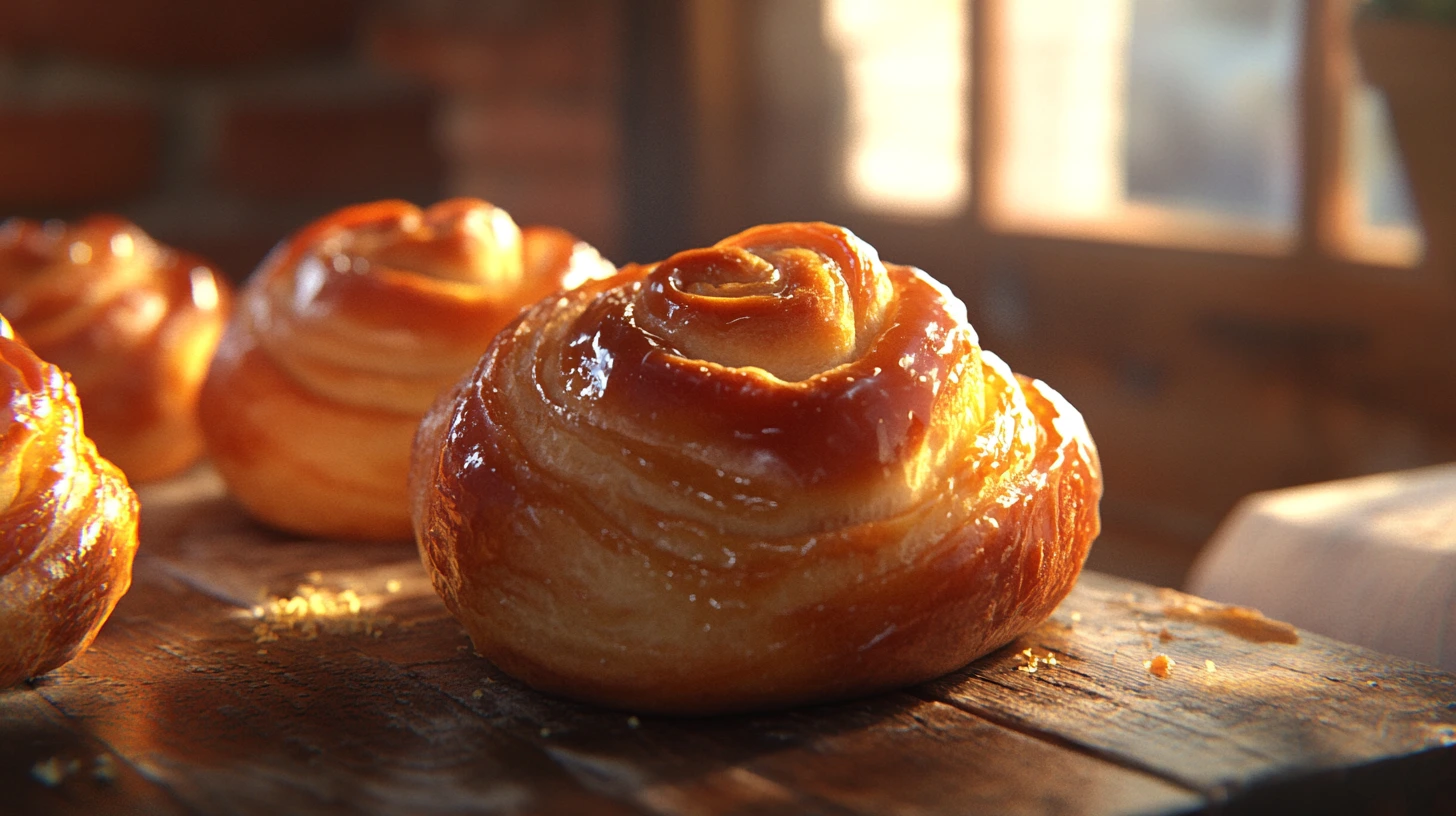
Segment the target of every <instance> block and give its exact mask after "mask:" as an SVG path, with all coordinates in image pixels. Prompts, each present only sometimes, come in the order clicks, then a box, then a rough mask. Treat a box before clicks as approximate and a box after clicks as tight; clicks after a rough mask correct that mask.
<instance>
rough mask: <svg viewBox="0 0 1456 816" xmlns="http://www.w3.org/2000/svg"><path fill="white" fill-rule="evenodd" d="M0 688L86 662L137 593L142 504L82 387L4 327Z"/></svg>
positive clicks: (0, 331) (0, 324)
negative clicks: (96, 433)
mask: <svg viewBox="0 0 1456 816" xmlns="http://www.w3.org/2000/svg"><path fill="white" fill-rule="evenodd" d="M0 398H4V399H5V401H6V416H5V417H4V418H3V420H0V688H3V687H6V686H11V685H14V684H15V683H18V682H20V681H22V680H24V679H26V678H28V677H34V676H36V675H39V674H44V673H45V672H48V671H50V670H51V669H54V668H56V667H57V666H60V665H62V664H64V663H66V662H68V661H70V660H71V659H73V658H75V657H76V656H77V655H79V654H80V653H81V652H82V651H84V650H85V648H86V647H87V646H89V645H90V644H91V641H92V640H93V639H94V638H95V637H96V633H97V632H98V631H99V630H100V629H101V625H102V624H103V623H105V622H106V618H107V617H108V616H110V614H111V610H112V608H113V607H115V606H116V602H117V601H118V600H119V599H120V598H121V596H122V595H124V594H125V593H126V590H127V588H128V587H130V586H131V563H132V558H133V556H134V555H135V554H136V548H137V500H136V495H135V494H134V493H132V491H131V488H130V487H128V486H127V482H126V477H125V476H123V475H122V473H121V471H120V470H118V469H117V468H116V467H115V466H114V465H112V464H111V463H110V462H108V461H106V460H105V459H102V458H101V457H100V456H98V455H97V454H96V447H95V446H94V445H93V444H92V443H91V440H90V439H87V438H86V436H85V434H84V433H83V431H82V427H81V409H80V405H79V403H78V402H77V400H76V392H75V389H73V388H72V387H71V383H70V381H69V380H68V379H67V378H66V375H65V374H63V373H62V372H61V370H60V369H59V368H57V367H56V366H53V365H51V364H49V363H46V362H43V361H42V360H41V359H40V358H39V357H37V356H36V355H35V354H34V353H32V352H31V351H30V349H28V348H26V346H25V345H24V344H23V343H21V342H19V341H17V340H15V339H14V336H13V334H12V333H11V330H10V325H9V324H8V323H6V322H5V319H4V318H0Z"/></svg>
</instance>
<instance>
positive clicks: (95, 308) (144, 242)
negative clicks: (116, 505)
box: [0, 216, 231, 482]
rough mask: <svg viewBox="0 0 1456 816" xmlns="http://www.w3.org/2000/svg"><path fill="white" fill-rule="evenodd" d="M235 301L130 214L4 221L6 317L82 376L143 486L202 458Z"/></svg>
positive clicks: (102, 432) (102, 423) (107, 444)
mask: <svg viewBox="0 0 1456 816" xmlns="http://www.w3.org/2000/svg"><path fill="white" fill-rule="evenodd" d="M230 304H231V296H230V287H229V286H228V285H227V283H226V281H224V280H223V279H222V278H221V276H219V275H218V274H217V272H215V271H214V270H213V269H212V267H210V266H209V265H208V264H207V263H206V262H204V261H202V260H201V259H199V258H197V257H196V256H193V255H190V254H187V253H184V252H178V251H176V250H173V249H169V248H167V247H164V246H161V245H159V244H157V243H156V242H155V241H153V240H152V239H151V238H149V237H148V236H147V235H146V233H144V232H142V231H141V230H140V229H139V228H137V227H136V225H134V224H131V223H129V222H127V221H125V220H123V219H120V218H116V217H114V216H93V217H91V218H88V219H86V220H85V221H82V222H80V223H78V224H74V225H68V224H65V223H62V222H59V221H51V222H46V223H43V224H42V223H38V222H35V221H28V220H25V219H19V218H14V219H11V220H9V221H7V222H6V223H5V224H4V225H3V226H0V312H3V313H4V314H5V315H7V316H8V317H9V318H10V319H11V320H12V321H14V323H15V326H16V330H17V331H18V332H19V333H20V335H21V336H22V337H24V338H26V341H27V342H28V343H30V345H31V347H32V348H34V349H35V351H36V353H37V354H38V355H40V356H41V357H42V358H43V359H45V360H49V361H51V362H52V363H54V364H56V365H57V366H59V367H60V368H61V369H63V370H64V371H66V372H67V373H69V374H70V375H71V379H72V380H73V381H74V382H75V386H76V392H77V393H78V394H80V396H81V402H82V404H83V405H85V406H86V428H87V431H88V432H89V434H90V435H91V437H92V438H93V439H95V441H96V445H97V447H98V448H99V449H100V451H101V453H102V455H104V456H106V457H107V458H108V459H111V460H112V461H114V462H115V463H116V464H117V465H118V466H120V467H121V469H122V470H123V471H125V472H126V474H127V477H128V478H129V479H131V480H132V481H135V482H143V481H150V480H154V479H160V478H163V477H166V476H170V475H172V474H174V473H177V472H178V471H181V470H182V469H184V468H186V467H187V466H188V465H190V464H191V463H192V462H194V461H195V460H196V459H197V457H198V456H199V455H201V453H202V432H201V431H200V430H199V428H198V425H197V392H198V390H199V389H200V388H201V387H202V379H203V377H204V376H205V375H206V374H207V364H208V361H209V360H210V359H211V358H212V352H213V349H215V348H216V347H217V342H218V338H219V337H221V336H222V331H223V324H224V323H225V322H226V320H227V314H228V310H229V308H230Z"/></svg>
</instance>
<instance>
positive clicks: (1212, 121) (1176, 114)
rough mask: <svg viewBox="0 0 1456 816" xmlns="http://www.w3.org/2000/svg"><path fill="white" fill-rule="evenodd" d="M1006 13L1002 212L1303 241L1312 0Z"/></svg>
mask: <svg viewBox="0 0 1456 816" xmlns="http://www.w3.org/2000/svg"><path fill="white" fill-rule="evenodd" d="M1001 8H1003V9H1004V11H1003V14H1004V18H1003V19H1002V21H1001V27H1002V31H1001V34H1002V37H1001V39H1000V42H999V43H998V44H999V46H1000V47H999V50H1000V52H1001V53H1002V54H1003V55H1004V64H1002V65H1000V66H999V67H1000V70H1001V71H1002V75H1001V76H999V77H998V83H999V97H998V98H999V99H1000V100H1001V102H1002V105H1001V108H1002V110H1000V111H999V117H1000V118H999V124H1000V126H1001V127H1002V128H1003V130H1002V131H1001V132H1000V135H1001V138H1000V140H999V142H1000V147H999V148H998V156H997V161H998V164H997V167H996V169H997V171H998V177H999V183H998V185H997V188H996V190H995V194H996V196H997V199H998V200H997V201H996V202H995V209H996V211H998V212H1000V213H1003V214H1004V215H1006V216H1008V217H1010V218H1011V219H1012V220H1018V219H1026V220H1032V221H1036V222H1039V223H1042V224H1045V223H1046V222H1048V221H1049V220H1050V221H1056V220H1062V221H1068V222H1078V223H1119V224H1122V223H1128V224H1132V223H1135V224H1139V225H1141V226H1143V227H1146V228H1149V229H1148V230H1146V231H1148V232H1149V233H1150V234H1151V235H1153V236H1155V237H1157V236H1162V235H1164V234H1165V233H1163V232H1161V231H1160V229H1159V228H1160V227H1162V226H1163V225H1164V224H1173V223H1174V222H1177V223H1176V224H1174V225H1177V224H1183V225H1185V226H1191V227H1193V228H1196V229H1208V230H1213V232H1210V233H1209V234H1210V235H1214V234H1216V235H1225V234H1233V233H1229V232H1228V229H1227V228H1228V227H1231V226H1232V227H1239V226H1240V225H1247V226H1248V227H1252V228H1256V229H1258V230H1260V231H1262V232H1263V233H1265V234H1277V235H1278V236H1280V237H1279V240H1281V241H1282V240H1285V238H1286V237H1287V236H1292V235H1293V231H1294V225H1295V221H1296V217H1297V209H1298V208H1297V194H1298V175H1297V174H1298V165H1299V162H1298V155H1297V138H1298V132H1297V124H1298V121H1297V105H1296V84H1297V83H1296V79H1297V75H1298V46H1299V39H1300V26H1301V22H1300V8H1301V4H1300V3H1299V2H1298V0H1017V2H1009V3H1006V4H1004V5H1003V6H1002V7H1001ZM1181 232H1187V230H1183V231H1181ZM1220 240H1221V239H1220Z"/></svg>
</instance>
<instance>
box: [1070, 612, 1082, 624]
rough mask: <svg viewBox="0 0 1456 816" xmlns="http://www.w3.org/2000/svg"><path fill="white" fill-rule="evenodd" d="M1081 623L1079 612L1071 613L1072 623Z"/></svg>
mask: <svg viewBox="0 0 1456 816" xmlns="http://www.w3.org/2000/svg"><path fill="white" fill-rule="evenodd" d="M1081 622H1082V613H1081V612H1073V613H1072V623H1081Z"/></svg>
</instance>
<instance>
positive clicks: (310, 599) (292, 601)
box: [252, 584, 394, 644]
mask: <svg viewBox="0 0 1456 816" xmlns="http://www.w3.org/2000/svg"><path fill="white" fill-rule="evenodd" d="M369 600H370V601H371V602H370V603H369V604H368V605H367V606H368V607H370V608H366V604H365V599H364V598H361V597H360V596H359V593H357V592H355V591H354V590H352V589H344V590H333V589H328V588H324V587H319V586H316V585H314V584H301V585H299V587H298V588H297V589H295V590H294V591H293V594H292V595H290V596H289V597H287V598H281V597H280V598H274V599H273V600H271V601H269V602H268V603H267V604H264V605H262V606H256V607H254V608H253V610H252V616H253V618H254V619H256V620H257V621H258V623H257V624H255V625H254V626H253V639H254V640H255V641H256V642H258V643H260V644H262V643H271V642H273V641H275V640H278V639H279V638H280V637H283V636H289V637H296V638H300V639H303V640H314V639H316V638H318V636H319V635H321V634H322V635H357V634H362V635H364V636H366V637H376V638H377V637H379V636H380V635H382V634H383V627H384V626H386V625H388V624H390V623H393V622H394V619H393V618H390V617H389V616H387V615H376V614H374V612H373V611H371V608H372V607H373V606H375V605H376V604H375V603H374V601H375V600H376V599H372V598H371V599H369Z"/></svg>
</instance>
